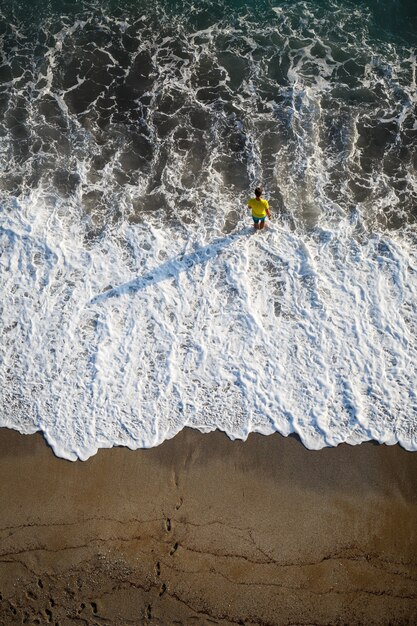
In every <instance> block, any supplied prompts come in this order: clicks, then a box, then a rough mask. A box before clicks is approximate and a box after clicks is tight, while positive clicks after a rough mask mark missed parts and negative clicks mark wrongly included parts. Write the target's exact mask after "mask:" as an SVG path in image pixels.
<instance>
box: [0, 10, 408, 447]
mask: <svg viewBox="0 0 417 626" xmlns="http://www.w3.org/2000/svg"><path fill="white" fill-rule="evenodd" d="M330 5H331V7H330V8H332V7H333V9H334V8H335V7H337V11H334V10H330V9H329V10H327V12H326V11H325V10H324V9H323V7H324V6H326V3H320V4H319V3H317V5H315V4H314V3H304V2H295V3H292V6H291V7H290V8H289V7H285V10H284V8H283V7H281V6H280V5H279V3H277V6H276V7H275V8H274V9H273V10H271V9H270V8H269V9H268V11H267V12H266V13H265V16H264V17H263V20H264V21H263V22H261V21H260V17H259V15H258V14H257V13H256V11H253V12H252V13H251V10H250V3H246V4H245V6H244V7H243V9H244V10H243V9H242V10H238V9H236V10H234V11H232V10H231V9H230V8H229V9H228V8H227V7H226V6H223V8H222V11H221V19H220V18H219V15H218V9H216V7H215V5H212V4H211V3H209V2H205V3H204V2H203V3H201V6H200V7H199V8H196V7H194V9H193V10H191V9H190V11H189V12H188V13H187V12H184V13H182V14H178V15H173V14H172V12H171V13H170V12H169V11H168V9H167V3H165V4H163V3H162V4H158V3H156V4H155V5H154V6H153V7H152V8H150V5H149V7H147V6H145V4H144V6H143V14H142V13H141V14H140V15H139V14H135V13H134V12H133V9H132V8H130V9H129V11H128V10H127V9H126V11H124V12H123V11H119V12H118V13H117V15H116V14H115V13H111V11H110V8H109V7H108V10H104V8H102V9H101V10H100V11H96V12H94V11H93V10H90V11H89V12H84V13H82V14H77V15H71V16H70V15H67V16H62V15H60V16H56V15H55V16H50V15H49V16H45V17H41V18H40V19H41V24H40V26H39V24H36V29H33V30H31V27H30V25H27V24H24V23H23V22H21V21H19V20H17V18H16V20H15V22H13V20H11V18H10V19H9V17H8V19H7V20H4V22H3V23H2V29H3V30H2V33H1V35H2V38H1V46H2V49H1V52H2V65H1V67H0V108H1V111H2V117H1V120H0V155H1V160H0V164H1V167H0V193H1V197H0V200H1V214H0V250H1V257H0V289H1V293H2V300H1V303H0V307H1V318H0V339H1V341H0V387H1V390H2V391H1V397H0V403H1V405H0V409H1V411H0V424H1V425H3V426H7V427H10V428H16V429H18V430H20V431H21V432H26V433H30V432H35V431H37V430H41V431H42V432H44V433H45V436H46V438H47V439H48V441H49V442H50V444H51V445H52V446H53V448H54V450H55V452H56V453H57V454H58V455H60V456H63V457H65V458H68V459H76V458H81V459H86V458H88V457H89V456H91V455H92V454H94V453H95V452H96V451H97V449H98V448H100V447H110V446H113V445H126V446H129V447H131V448H138V447H146V446H154V445H157V444H158V443H160V442H162V441H163V440H164V439H166V438H169V437H172V436H173V435H174V434H175V433H177V432H178V431H179V430H181V429H182V428H183V427H184V426H191V427H194V428H199V429H200V430H203V431H210V430H213V429H215V428H220V429H222V430H224V431H225V432H227V434H228V435H229V436H230V437H232V438H236V437H238V438H245V437H246V436H247V435H248V433H250V432H253V431H257V432H261V433H264V434H269V433H272V432H275V431H279V432H281V433H283V434H284V435H288V434H289V433H291V432H296V433H298V434H299V436H300V437H301V439H302V441H303V442H304V443H305V445H306V446H308V447H310V448H314V449H315V448H320V447H323V446H335V445H338V444H339V443H341V442H347V443H351V444H356V443H359V442H362V441H365V440H369V439H376V440H377V441H380V442H385V443H388V444H393V443H395V442H400V443H401V444H402V445H403V446H404V447H406V448H407V449H409V450H416V449H417V400H416V395H415V391H414V386H415V385H414V381H415V380H416V373H417V372H416V363H417V359H416V357H417V354H416V351H417V340H416V330H417V300H416V295H417V238H416V227H415V206H416V200H417V186H416V182H415V181H416V177H415V173H416V166H417V163H416V161H415V146H416V143H417V139H416V135H417V126H416V123H415V111H416V106H417V99H416V61H415V55H414V53H413V51H412V50H411V49H409V48H407V45H408V44H406V43H404V42H403V43H398V42H392V41H390V42H386V41H383V40H377V39H373V40H371V39H370V35H369V32H370V20H371V17H372V16H371V14H370V13H369V12H367V11H366V10H365V9H357V10H354V11H351V10H349V9H344V8H343V5H342V4H341V3H340V4H339V3H329V6H330ZM103 6H104V5H103ZM236 6H237V5H236ZM35 31H36V32H35ZM353 32H354V35H353V34H352V33H353ZM258 181H263V183H264V185H265V188H266V192H267V195H268V197H269V198H270V201H271V204H272V208H273V209H274V211H275V216H276V219H274V222H273V223H272V224H270V228H269V229H267V230H266V231H265V232H262V233H256V234H254V233H252V229H251V227H250V226H249V224H248V221H249V219H248V218H247V217H245V208H244V206H245V201H246V198H247V196H248V194H249V193H250V189H251V187H252V186H253V185H254V184H255V183H257V182H258Z"/></svg>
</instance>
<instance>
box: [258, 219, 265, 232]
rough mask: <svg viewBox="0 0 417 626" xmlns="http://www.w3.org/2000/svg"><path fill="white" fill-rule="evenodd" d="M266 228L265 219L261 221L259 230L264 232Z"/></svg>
mask: <svg viewBox="0 0 417 626" xmlns="http://www.w3.org/2000/svg"><path fill="white" fill-rule="evenodd" d="M264 227H265V218H264V219H263V220H260V222H259V228H260V229H261V230H262V228H264Z"/></svg>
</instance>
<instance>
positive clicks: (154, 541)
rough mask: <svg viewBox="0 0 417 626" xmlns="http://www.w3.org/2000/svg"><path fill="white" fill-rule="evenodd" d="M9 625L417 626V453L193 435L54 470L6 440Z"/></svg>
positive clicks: (29, 439)
mask: <svg viewBox="0 0 417 626" xmlns="http://www.w3.org/2000/svg"><path fill="white" fill-rule="evenodd" d="M0 450H1V454H0V468H1V470H0V471H1V474H0V477H1V480H0V489H1V496H0V501H1V509H0V521H1V565H0V594H1V595H0V600H1V602H0V624H1V625H2V626H9V625H12V624H42V625H43V624H53V626H69V625H72V624H88V625H90V624H91V625H104V624H114V625H115V626H127V625H130V624H132V625H133V624H138V625H139V624H149V625H150V624H161V625H165V624H166V625H170V624H176V625H198V626H200V625H207V626H208V625H209V624H210V625H211V624H221V625H222V626H226V625H227V626H229V625H232V624H240V625H245V626H254V625H255V624H256V625H262V626H272V625H278V624H279V625H280V624H283V625H284V624H285V625H289V624H291V625H296V624H297V625H298V624H299V625H301V624H302V625H312V624H315V625H324V624H326V625H327V624H328V625H330V624H332V625H333V624H349V625H353V624H415V623H417V537H416V528H417V490H416V487H417V454H413V453H409V452H406V451H405V450H403V449H402V448H400V447H399V446H394V447H387V446H380V445H374V444H373V443H367V444H363V445H361V446H357V447H349V446H347V445H341V446H339V447H338V448H332V449H324V450H321V451H319V452H314V451H309V450H306V449H305V448H304V447H303V446H302V444H301V443H300V442H299V441H298V440H297V439H296V438H293V437H290V438H283V437H281V436H280V435H278V434H277V435H273V436H270V437H263V436H260V435H251V436H250V437H249V439H248V440H247V441H246V442H241V441H235V442H232V441H230V440H229V439H228V438H227V437H226V436H225V435H224V434H222V433H220V432H214V433H211V434H205V435H203V434H201V433H198V432H196V431H192V430H188V429H186V430H184V431H183V432H181V433H180V434H179V435H177V436H176V437H175V438H174V439H172V440H171V441H167V442H165V443H164V444H162V445H161V446H160V447H158V448H153V449H150V450H139V451H131V450H128V449H122V448H114V449H112V450H101V451H100V452H99V453H98V454H97V455H96V456H95V457H93V458H91V459H90V460H88V461H87V462H76V463H71V462H68V461H64V460H62V459H59V458H56V457H55V456H54V454H53V453H52V451H51V449H50V448H49V447H48V446H47V445H46V444H45V442H44V440H43V438H42V436H41V435H39V434H37V435H32V436H22V435H20V434H18V433H17V432H14V431H9V430H6V429H2V430H1V431H0Z"/></svg>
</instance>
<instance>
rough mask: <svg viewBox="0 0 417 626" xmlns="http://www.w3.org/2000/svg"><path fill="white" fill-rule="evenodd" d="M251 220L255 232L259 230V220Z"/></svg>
mask: <svg viewBox="0 0 417 626" xmlns="http://www.w3.org/2000/svg"><path fill="white" fill-rule="evenodd" d="M252 219H253V227H254V228H255V230H259V220H258V219H257V218H256V217H254V218H252Z"/></svg>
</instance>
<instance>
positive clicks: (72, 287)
mask: <svg viewBox="0 0 417 626" xmlns="http://www.w3.org/2000/svg"><path fill="white" fill-rule="evenodd" d="M42 201H43V199H42V198H39V199H38V200H37V202H36V203H35V202H34V200H33V199H31V200H30V201H29V200H28V201H26V202H24V201H22V203H21V204H20V205H15V206H14V210H13V212H12V213H11V215H10V216H9V218H8V219H5V220H3V227H2V230H1V246H2V249H3V251H4V254H3V256H2V266H1V283H2V284H1V293H2V294H4V295H3V302H2V307H3V315H2V331H1V336H2V344H1V353H0V355H1V369H0V376H1V388H2V390H3V394H2V396H3V406H2V411H1V416H2V418H1V420H2V421H1V424H2V425H3V426H8V427H12V428H17V429H19V430H20V431H21V432H25V433H30V432H34V431H36V430H41V431H43V432H44V433H45V436H46V438H47V440H48V442H49V443H50V444H51V445H52V447H53V449H54V451H55V452H56V453H57V454H58V455H59V456H63V457H65V458H68V459H75V458H81V459H86V458H88V457H89V456H91V455H92V454H94V453H95V452H96V451H97V449H98V448H100V447H109V446H112V445H118V444H120V445H126V446H129V447H131V448H138V447H144V446H145V447H146V446H154V445H156V444H158V443H160V442H161V441H163V440H164V439H167V438H169V437H172V436H173V435H174V434H175V433H177V432H178V431H179V430H180V429H181V428H183V427H184V426H192V427H195V428H199V429H200V430H203V431H210V430H213V429H215V428H220V429H222V430H224V431H225V432H227V434H228V435H229V436H230V437H232V438H235V437H238V438H245V437H246V436H247V435H248V434H249V433H250V432H253V431H256V432H261V433H264V434H268V433H272V432H274V431H276V430H278V431H279V432H281V433H283V434H285V435H287V434H289V433H291V432H296V433H298V434H299V436H300V437H301V439H302V441H303V442H304V443H305V445H306V446H308V447H309V448H314V449H316V448H321V447H323V446H329V445H331V446H334V445H337V444H339V443H341V442H348V443H351V444H354V443H359V442H361V441H365V440H368V439H371V438H373V439H376V440H377V441H380V442H384V443H388V444H393V443H395V442H397V441H398V442H400V443H401V444H402V445H403V446H404V447H405V448H407V449H409V450H416V449H417V420H416V415H417V411H416V409H417V406H416V396H415V392H414V390H413V387H414V381H415V379H416V363H417V358H416V357H417V354H416V350H417V340H416V329H417V310H416V309H417V304H416V303H417V299H416V293H417V254H416V248H415V245H414V244H412V242H410V241H407V240H406V239H405V238H401V239H398V238H395V237H388V236H382V235H377V234H373V235H371V236H370V237H369V238H363V239H362V241H361V240H360V239H358V236H357V233H356V232H355V229H356V225H355V223H354V222H353V223H352V222H349V221H345V223H344V224H343V225H342V227H341V228H339V229H338V231H337V232H336V231H332V230H330V229H327V230H325V229H323V228H316V229H315V230H314V231H312V232H311V234H310V235H308V236H307V235H303V236H301V235H297V234H296V233H294V232H290V230H288V229H287V228H285V227H281V226H280V225H279V224H278V223H277V224H274V225H273V227H271V228H270V229H269V230H268V231H266V232H262V233H256V234H252V232H251V229H250V228H249V227H248V226H247V223H246V221H245V220H243V219H242V221H241V222H240V223H239V225H238V226H237V228H236V230H235V231H234V232H233V233H232V234H230V235H226V236H224V235H222V233H221V232H220V231H219V232H217V233H211V234H210V236H203V237H202V236H201V235H200V233H199V231H198V230H197V229H195V230H193V229H191V230H190V231H189V232H188V233H178V231H172V230H171V229H170V228H169V227H167V226H166V225H165V224H162V223H158V222H157V221H156V222H155V223H154V224H153V225H151V226H149V227H143V226H128V225H125V226H124V227H123V228H122V229H120V231H118V232H117V233H116V234H115V235H111V236H108V237H107V238H106V239H105V240H104V241H103V242H102V243H101V244H100V245H99V246H97V247H95V249H94V250H89V251H87V250H86V249H85V248H84V247H83V245H82V244H81V241H82V232H81V229H80V227H79V225H78V227H77V226H76V225H74V223H72V224H71V228H68V225H66V224H65V219H62V216H60V214H59V207H55V209H54V210H53V212H52V216H51V212H50V210H48V211H46V210H45V207H44V206H42V204H41V203H42Z"/></svg>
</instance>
